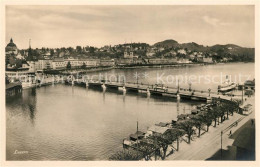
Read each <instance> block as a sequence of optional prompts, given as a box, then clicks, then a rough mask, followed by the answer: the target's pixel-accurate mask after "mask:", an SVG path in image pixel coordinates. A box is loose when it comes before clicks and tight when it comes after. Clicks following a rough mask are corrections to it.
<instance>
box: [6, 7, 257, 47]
mask: <svg viewBox="0 0 260 167" xmlns="http://www.w3.org/2000/svg"><path fill="white" fill-rule="evenodd" d="M5 21H6V39H5V41H6V44H8V43H9V41H10V38H13V40H14V43H15V44H16V45H17V47H18V48H19V49H25V48H28V46H29V39H31V45H32V48H42V47H49V48H57V47H70V46H71V47H76V46H77V45H79V46H87V45H88V46H95V47H101V46H104V45H116V44H122V43H125V42H126V43H130V42H145V43H148V44H151V45H152V44H154V43H156V42H160V41H163V40H166V39H174V40H176V41H178V42H179V43H187V42H196V43H198V44H202V45H205V46H212V45H215V44H231V43H232V44H237V45H240V46H243V47H255V43H254V41H255V40H254V36H255V15H254V6H253V5H240V6H235V5H222V6H213V5H212V6H192V5H191V6H181V5H167V6H166V5H165V6H155V5H154V6H140V5H139V6H119V5H116V6H87V5H85V6H76V5H72V6H60V5H59V6H58V5H56V6H51V5H49V6H43V5H37V6H23V5H18V6H15V5H8V6H6V20H5Z"/></svg>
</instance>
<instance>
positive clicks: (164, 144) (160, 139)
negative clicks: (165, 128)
mask: <svg viewBox="0 0 260 167" xmlns="http://www.w3.org/2000/svg"><path fill="white" fill-rule="evenodd" d="M149 139H151V140H152V141H153V144H154V145H155V146H156V148H162V149H163V155H160V156H161V158H162V160H164V159H165V157H166V151H167V149H168V146H169V144H172V141H171V140H169V139H168V138H166V137H165V136H164V135H153V136H150V137H149ZM155 151H158V149H156V150H155ZM158 153H159V151H158ZM159 154H160V153H159Z"/></svg>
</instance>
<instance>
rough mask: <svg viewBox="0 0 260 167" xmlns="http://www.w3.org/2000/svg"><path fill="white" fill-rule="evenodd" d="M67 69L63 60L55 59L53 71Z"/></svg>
mask: <svg viewBox="0 0 260 167" xmlns="http://www.w3.org/2000/svg"><path fill="white" fill-rule="evenodd" d="M65 67H66V64H65V62H64V59H63V58H55V59H53V61H52V68H53V69H64V68H65Z"/></svg>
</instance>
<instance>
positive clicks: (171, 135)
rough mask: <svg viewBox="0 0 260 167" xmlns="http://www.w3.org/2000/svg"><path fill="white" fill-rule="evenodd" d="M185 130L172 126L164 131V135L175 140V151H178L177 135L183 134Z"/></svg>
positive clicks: (170, 139)
mask: <svg viewBox="0 0 260 167" xmlns="http://www.w3.org/2000/svg"><path fill="white" fill-rule="evenodd" d="M184 134H185V132H184V131H183V130H181V129H177V128H172V129H169V130H167V131H166V132H165V134H164V136H165V138H167V139H168V140H169V141H172V142H173V141H177V149H176V150H177V151H179V137H181V136H183V135H184Z"/></svg>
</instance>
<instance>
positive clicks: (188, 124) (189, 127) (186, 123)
mask: <svg viewBox="0 0 260 167" xmlns="http://www.w3.org/2000/svg"><path fill="white" fill-rule="evenodd" d="M177 126H178V128H180V129H182V130H183V131H185V133H186V134H187V135H188V143H190V139H191V135H192V134H193V132H194V130H193V126H194V123H193V121H192V120H190V119H187V120H182V121H178V122H177Z"/></svg>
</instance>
